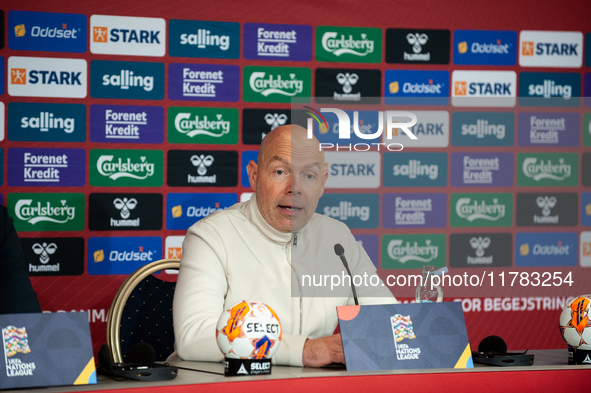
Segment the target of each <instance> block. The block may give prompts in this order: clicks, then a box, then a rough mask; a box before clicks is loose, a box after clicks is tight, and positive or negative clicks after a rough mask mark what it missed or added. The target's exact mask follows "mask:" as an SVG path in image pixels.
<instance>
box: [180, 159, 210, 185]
mask: <svg viewBox="0 0 591 393" xmlns="http://www.w3.org/2000/svg"><path fill="white" fill-rule="evenodd" d="M213 161H214V158H213V156H211V155H207V156H206V155H205V154H201V155H196V154H195V155H193V156H191V164H193V166H195V167H197V174H198V175H199V176H193V175H191V174H188V175H187V182H188V183H216V181H217V179H216V177H217V175H211V176H205V174H206V173H207V168H208V167H210V166H211V165H212V164H213Z"/></svg>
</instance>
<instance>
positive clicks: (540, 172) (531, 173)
mask: <svg viewBox="0 0 591 393" xmlns="http://www.w3.org/2000/svg"><path fill="white" fill-rule="evenodd" d="M555 162H556V161H555ZM522 169H523V173H524V174H525V176H527V177H529V178H532V179H534V180H535V181H539V180H541V179H552V180H558V181H561V180H564V179H566V178H568V177H570V175H571V169H572V167H571V165H569V164H565V163H564V158H559V159H558V163H555V164H553V163H552V160H550V159H549V160H548V161H546V163H544V160H540V162H539V163H538V159H537V158H535V157H528V158H526V159H525V160H523V166H522Z"/></svg>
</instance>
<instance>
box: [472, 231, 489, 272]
mask: <svg viewBox="0 0 591 393" xmlns="http://www.w3.org/2000/svg"><path fill="white" fill-rule="evenodd" d="M490 243H491V240H490V238H489V237H488V236H487V237H482V236H479V237H473V238H471V239H470V246H471V247H472V248H473V249H474V250H476V257H473V256H471V255H468V256H467V263H468V265H492V263H493V256H492V255H489V256H484V253H485V251H484V250H486V249H487V248H488V247H489V246H490Z"/></svg>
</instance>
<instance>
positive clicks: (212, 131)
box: [174, 113, 230, 138]
mask: <svg viewBox="0 0 591 393" xmlns="http://www.w3.org/2000/svg"><path fill="white" fill-rule="evenodd" d="M174 126H175V128H176V130H177V131H178V132H180V133H181V134H186V135H187V136H189V137H191V138H192V137H194V136H197V135H208V136H212V137H221V136H223V135H226V134H227V133H228V132H230V121H227V120H224V119H223V116H222V114H217V115H216V117H215V118H214V119H208V117H207V115H205V116H203V117H201V118H200V117H199V115H195V117H194V118H193V119H191V113H179V114H177V115H176V117H175V119H174Z"/></svg>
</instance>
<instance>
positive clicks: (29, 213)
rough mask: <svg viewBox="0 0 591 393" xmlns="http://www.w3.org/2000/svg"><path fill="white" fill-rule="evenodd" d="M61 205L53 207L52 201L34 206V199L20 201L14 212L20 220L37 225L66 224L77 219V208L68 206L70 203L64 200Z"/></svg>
mask: <svg viewBox="0 0 591 393" xmlns="http://www.w3.org/2000/svg"><path fill="white" fill-rule="evenodd" d="M60 202H61V206H60V205H57V206H56V205H52V203H51V202H50V201H47V202H46V203H45V204H42V203H41V202H39V201H38V202H37V204H36V205H35V204H33V200H32V199H19V200H18V202H17V203H16V205H15V208H14V211H15V214H16V216H17V218H18V219H19V220H22V221H25V222H28V223H29V224H31V225H35V224H37V223H38V222H43V221H47V222H53V223H57V224H64V223H66V222H68V221H70V220H74V218H75V217H76V207H74V206H68V201H66V200H65V199H62V200H61V201H60Z"/></svg>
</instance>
